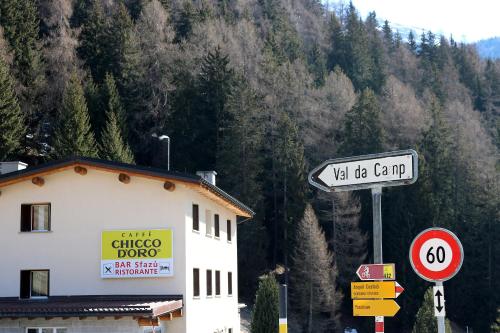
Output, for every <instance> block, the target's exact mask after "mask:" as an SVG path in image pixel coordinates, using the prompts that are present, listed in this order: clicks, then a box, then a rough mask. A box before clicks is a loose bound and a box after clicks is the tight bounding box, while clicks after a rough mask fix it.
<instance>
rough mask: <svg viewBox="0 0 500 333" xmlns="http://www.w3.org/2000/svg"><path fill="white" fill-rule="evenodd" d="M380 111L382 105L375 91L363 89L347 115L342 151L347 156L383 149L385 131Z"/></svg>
mask: <svg viewBox="0 0 500 333" xmlns="http://www.w3.org/2000/svg"><path fill="white" fill-rule="evenodd" d="M380 113H381V109H380V105H379V102H378V100H377V97H376V96H375V94H374V93H373V91H372V90H370V89H365V90H363V92H362V93H361V95H360V96H359V99H358V101H357V103H356V104H355V105H354V107H353V108H352V109H351V110H350V111H349V112H348V113H347V114H346V117H345V123H344V142H343V144H342V148H341V151H342V152H343V153H344V154H345V155H346V156H349V155H353V156H355V155H362V154H368V153H376V152H381V151H382V148H383V143H384V132H383V128H382V125H381V122H380Z"/></svg>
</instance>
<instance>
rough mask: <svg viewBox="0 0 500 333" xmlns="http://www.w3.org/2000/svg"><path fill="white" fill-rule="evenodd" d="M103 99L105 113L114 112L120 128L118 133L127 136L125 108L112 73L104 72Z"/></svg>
mask: <svg viewBox="0 0 500 333" xmlns="http://www.w3.org/2000/svg"><path fill="white" fill-rule="evenodd" d="M102 95H103V100H104V101H105V103H106V105H107V108H106V110H107V111H106V114H107V113H108V112H110V113H112V114H114V118H116V123H117V125H118V128H119V129H120V133H121V134H122V135H123V137H124V138H126V137H127V133H128V130H127V119H126V116H125V110H124V108H123V105H122V102H121V98H120V94H119V93H118V89H117V87H116V83H115V79H114V77H113V74H109V73H106V76H105V78H104V87H103V93H102ZM109 118H110V117H109V115H108V114H107V123H108V124H109V121H110V119H109Z"/></svg>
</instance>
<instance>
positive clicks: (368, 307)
mask: <svg viewBox="0 0 500 333" xmlns="http://www.w3.org/2000/svg"><path fill="white" fill-rule="evenodd" d="M352 302H353V303H352V312H353V315H354V316H355V317H373V316H384V317H393V316H394V315H395V314H396V313H397V312H398V311H399V309H400V307H399V305H398V304H397V303H396V302H395V301H394V300H392V299H381V300H377V299H355V300H353V301H352Z"/></svg>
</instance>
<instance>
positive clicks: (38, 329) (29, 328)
mask: <svg viewBox="0 0 500 333" xmlns="http://www.w3.org/2000/svg"><path fill="white" fill-rule="evenodd" d="M47 329H48V330H50V329H51V330H52V333H56V332H57V331H56V330H61V329H65V330H66V332H68V328H67V327H26V329H25V331H24V332H25V333H28V330H37V333H42V330H47Z"/></svg>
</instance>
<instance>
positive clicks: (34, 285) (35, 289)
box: [31, 271, 52, 333]
mask: <svg viewBox="0 0 500 333" xmlns="http://www.w3.org/2000/svg"><path fill="white" fill-rule="evenodd" d="M48 295H49V272H48V271H32V272H31V297H36V296H48ZM51 333H52V332H51Z"/></svg>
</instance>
